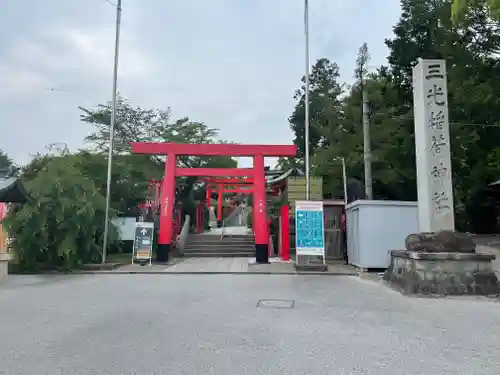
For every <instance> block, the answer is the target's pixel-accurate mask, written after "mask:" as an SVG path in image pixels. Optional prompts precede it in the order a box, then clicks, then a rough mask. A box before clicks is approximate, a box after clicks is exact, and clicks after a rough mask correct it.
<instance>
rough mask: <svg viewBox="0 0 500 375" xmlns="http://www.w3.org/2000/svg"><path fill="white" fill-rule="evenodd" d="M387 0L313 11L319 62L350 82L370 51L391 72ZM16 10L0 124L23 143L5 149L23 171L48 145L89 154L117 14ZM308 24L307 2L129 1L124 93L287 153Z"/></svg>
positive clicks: (98, 6) (99, 5) (95, 8)
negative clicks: (83, 118)
mask: <svg viewBox="0 0 500 375" xmlns="http://www.w3.org/2000/svg"><path fill="white" fill-rule="evenodd" d="M385 1H386V2H387V4H385V6H384V7H380V6H379V4H378V3H376V2H367V1H365V0H351V1H345V0H315V1H311V2H310V7H311V18H310V20H311V23H310V26H311V27H310V29H311V63H313V62H314V60H315V59H316V58H319V57H329V58H331V59H332V60H334V61H336V62H337V63H339V65H340V68H341V74H342V76H343V77H344V79H345V80H349V79H351V77H352V70H353V66H354V62H355V58H356V52H357V49H358V47H359V46H360V45H361V44H362V43H363V42H365V41H366V42H368V44H369V46H370V48H371V53H372V56H373V59H372V64H373V65H378V64H380V63H382V62H384V57H385V55H386V50H385V47H384V45H383V39H384V38H385V37H388V36H390V33H391V27H392V25H393V24H394V23H395V21H396V18H397V16H398V13H399V0H385ZM139 3H140V8H139V5H138V4H139ZM30 7H31V8H30ZM7 8H8V12H7V13H5V12H3V13H2V12H0V126H3V127H4V128H1V129H2V130H5V129H7V128H8V130H9V133H10V134H11V138H12V139H15V142H9V144H0V148H4V149H5V150H6V151H7V152H8V153H9V154H11V155H12V156H13V157H14V158H16V159H18V160H23V161H26V159H27V155H28V154H29V153H30V152H36V151H38V150H43V148H44V146H45V145H46V144H47V143H51V142H67V143H68V144H69V145H70V146H71V147H73V148H74V147H79V146H81V144H82V139H83V137H84V136H85V135H86V134H87V133H88V131H89V127H88V125H85V124H81V123H80V122H79V112H78V109H77V107H78V106H79V105H83V106H88V107H92V106H94V105H96V104H99V103H103V102H105V101H107V100H109V98H110V94H111V81H112V66H113V50H114V31H115V30H114V22H115V18H114V17H115V14H114V11H115V9H114V8H113V7H111V6H109V4H107V3H106V2H105V1H99V0H93V1H90V0H85V1H82V0H67V1H65V2H61V1H60V0H45V1H44V6H43V7H40V6H39V0H23V2H9V5H8V6H7ZM26 8H30V9H37V12H33V13H29V14H28V13H26V12H25V9H26ZM6 14H8V15H6ZM21 21H22V22H21ZM302 21H303V1H302V0H293V1H292V0H272V1H269V0H252V1H234V0H212V1H210V2H204V1H199V0H184V1H175V2H170V1H168V2H166V1H161V0H142V1H140V2H138V1H130V2H128V1H127V2H124V7H123V18H122V35H121V43H120V63H119V91H120V92H121V93H122V94H123V95H124V96H126V97H128V98H130V100H131V101H132V102H133V103H134V104H136V105H141V106H144V107H148V108H151V107H157V108H165V107H167V106H170V107H172V110H173V113H174V115H175V116H176V117H180V116H189V117H191V118H192V119H194V120H197V121H204V122H206V123H207V124H208V125H209V126H213V127H216V128H219V129H220V135H221V137H222V138H225V139H229V140H232V141H236V142H242V143H243V142H245V143H268V144H269V143H290V142H291V139H292V134H291V131H290V129H289V125H288V122H287V118H288V116H289V115H290V113H291V111H292V110H293V105H294V102H293V93H294V90H295V89H296V88H297V87H298V86H299V85H300V78H301V76H302V75H303V72H304V54H303V49H304V40H303V25H302ZM52 89H55V90H52ZM26 108H29V109H30V110H29V111H26ZM13 123H15V124H16V126H15V127H14V128H12V125H11V124H13Z"/></svg>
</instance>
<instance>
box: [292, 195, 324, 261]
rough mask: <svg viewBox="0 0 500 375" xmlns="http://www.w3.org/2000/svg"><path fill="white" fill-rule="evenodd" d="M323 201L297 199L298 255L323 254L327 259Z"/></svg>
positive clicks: (296, 235) (296, 232)
mask: <svg viewBox="0 0 500 375" xmlns="http://www.w3.org/2000/svg"><path fill="white" fill-rule="evenodd" d="M324 227H325V225H324V218H323V202H321V201H295V248H296V251H297V256H299V255H312V256H321V257H323V261H325V230H324Z"/></svg>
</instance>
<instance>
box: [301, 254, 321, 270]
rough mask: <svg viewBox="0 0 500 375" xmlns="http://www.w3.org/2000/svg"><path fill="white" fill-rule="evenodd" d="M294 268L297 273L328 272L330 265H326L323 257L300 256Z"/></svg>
mask: <svg viewBox="0 0 500 375" xmlns="http://www.w3.org/2000/svg"><path fill="white" fill-rule="evenodd" d="M294 267H295V270H296V271H309V272H326V271H328V265H327V264H325V263H324V261H323V257H321V256H312V255H298V256H297V259H296V262H295V264H294Z"/></svg>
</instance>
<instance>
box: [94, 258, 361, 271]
mask: <svg viewBox="0 0 500 375" xmlns="http://www.w3.org/2000/svg"><path fill="white" fill-rule="evenodd" d="M252 261H255V259H252V258H180V259H178V260H176V261H175V262H174V264H173V265H170V266H165V265H160V264H153V265H152V266H151V267H148V266H140V265H138V264H134V265H125V266H122V267H120V268H117V269H115V270H114V271H112V273H188V274H189V273H194V274H197V273H200V274H206V273H219V274H221V273H236V274H243V273H259V274H261V273H268V274H296V273H297V272H296V271H295V267H294V265H293V263H291V262H288V263H283V262H277V261H275V260H273V259H271V260H270V261H271V262H270V263H269V264H251V262H252ZM328 267H329V268H328V271H327V272H320V274H334V275H356V274H357V271H356V269H355V268H354V267H352V266H345V265H343V264H339V263H336V264H330V265H329V266H328ZM106 272H107V273H109V271H106ZM98 273H102V272H98ZM300 273H301V274H317V273H318V272H300Z"/></svg>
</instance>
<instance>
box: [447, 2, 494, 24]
mask: <svg viewBox="0 0 500 375" xmlns="http://www.w3.org/2000/svg"><path fill="white" fill-rule="evenodd" d="M478 8H483V9H487V10H488V13H489V15H490V16H491V17H492V18H493V19H495V20H500V1H499V0H453V1H452V6H451V18H452V20H453V22H454V23H455V24H458V23H460V22H462V21H464V19H465V18H466V17H467V15H468V14H470V13H471V12H474V11H475V10H476V9H478Z"/></svg>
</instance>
